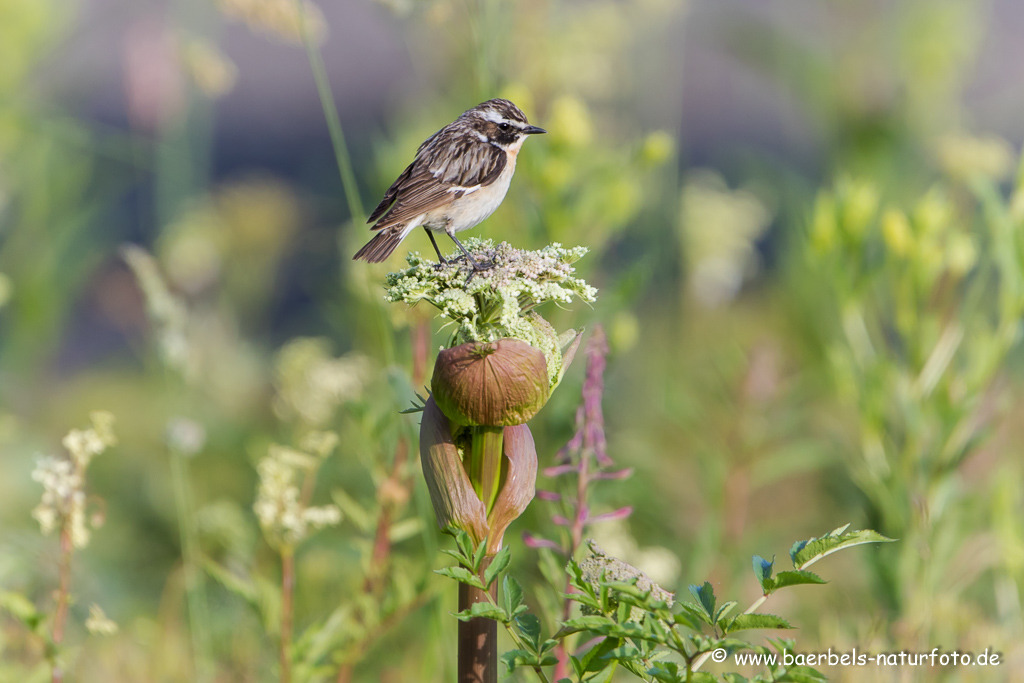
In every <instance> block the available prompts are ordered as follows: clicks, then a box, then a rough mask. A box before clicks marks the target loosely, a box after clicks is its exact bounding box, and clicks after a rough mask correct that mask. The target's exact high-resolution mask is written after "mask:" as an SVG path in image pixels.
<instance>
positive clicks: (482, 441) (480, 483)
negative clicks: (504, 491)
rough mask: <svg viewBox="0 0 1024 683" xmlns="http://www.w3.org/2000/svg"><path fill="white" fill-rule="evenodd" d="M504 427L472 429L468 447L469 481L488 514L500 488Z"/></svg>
mask: <svg viewBox="0 0 1024 683" xmlns="http://www.w3.org/2000/svg"><path fill="white" fill-rule="evenodd" d="M504 439H505V428H504V427H488V426H480V427H473V440H472V446H471V447H470V461H469V479H470V481H472V482H473V488H474V489H476V494H477V495H478V496H479V497H480V500H482V501H483V502H484V505H485V506H486V508H487V513H488V514H490V512H491V508H492V507H494V501H495V500H497V498H498V489H499V488H501V458H502V445H503V443H504Z"/></svg>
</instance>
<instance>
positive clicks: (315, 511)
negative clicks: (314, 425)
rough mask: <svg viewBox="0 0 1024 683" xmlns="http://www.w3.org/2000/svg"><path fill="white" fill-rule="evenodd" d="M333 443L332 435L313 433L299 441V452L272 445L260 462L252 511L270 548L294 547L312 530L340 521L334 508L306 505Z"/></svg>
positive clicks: (334, 435)
mask: <svg viewBox="0 0 1024 683" xmlns="http://www.w3.org/2000/svg"><path fill="white" fill-rule="evenodd" d="M337 443H338V436H337V434H334V433H333V432H314V433H312V434H310V435H307V437H306V438H305V439H303V443H302V446H303V450H296V449H294V448H289V447H287V446H281V445H278V444H272V445H271V446H270V449H269V450H268V453H267V456H266V457H265V458H263V459H262V460H260V462H259V464H258V465H257V468H256V469H257V471H258V472H259V476H260V483H259V487H258V489H257V493H256V502H255V503H254V504H253V511H255V513H256V517H258V518H259V521H260V527H262V529H263V532H264V534H265V535H266V537H267V540H268V541H269V542H270V543H271V545H274V546H275V547H282V546H295V545H297V544H298V543H300V542H301V541H302V540H304V539H305V538H306V537H308V536H309V535H310V534H311V533H312V532H313V531H316V530H318V529H323V528H324V527H328V526H334V525H335V524H338V523H339V522H340V521H341V510H339V509H338V508H337V507H336V506H334V505H322V506H316V507H315V506H310V505H309V497H310V495H311V494H312V482H313V480H314V478H315V477H316V473H317V470H318V469H319V468H320V465H321V464H322V463H323V460H324V459H325V458H326V457H327V456H328V455H330V453H331V451H333V450H334V447H335V446H336V445H337ZM300 479H301V481H300Z"/></svg>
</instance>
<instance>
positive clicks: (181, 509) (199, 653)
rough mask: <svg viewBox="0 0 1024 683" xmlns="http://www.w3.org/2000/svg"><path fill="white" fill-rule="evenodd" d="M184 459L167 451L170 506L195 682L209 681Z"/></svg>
mask: <svg viewBox="0 0 1024 683" xmlns="http://www.w3.org/2000/svg"><path fill="white" fill-rule="evenodd" d="M185 458H186V456H185V455H184V454H183V453H179V452H177V451H174V450H172V451H171V480H172V485H173V486H174V505H175V508H176V509H177V513H178V533H179V535H180V538H181V556H182V562H183V564H184V574H185V596H186V600H187V601H188V617H189V626H190V629H189V630H190V632H191V635H192V656H193V657H194V659H195V671H196V680H197V681H200V682H203V681H210V680H212V679H213V676H212V671H211V662H212V661H213V657H212V655H211V653H210V634H209V631H208V630H207V625H208V624H209V623H210V612H209V608H208V605H207V603H206V592H205V590H204V588H203V574H202V571H201V570H200V564H199V541H198V532H197V531H196V525H195V505H194V504H193V502H192V488H191V486H189V483H188V463H187V462H186V460H185Z"/></svg>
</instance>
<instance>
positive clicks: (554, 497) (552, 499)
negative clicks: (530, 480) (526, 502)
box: [537, 491, 562, 503]
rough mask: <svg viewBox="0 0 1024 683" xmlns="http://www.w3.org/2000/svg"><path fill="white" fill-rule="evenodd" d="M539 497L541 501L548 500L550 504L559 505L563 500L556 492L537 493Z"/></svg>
mask: <svg viewBox="0 0 1024 683" xmlns="http://www.w3.org/2000/svg"><path fill="white" fill-rule="evenodd" d="M537 497H538V498H540V499H541V500H546V501H548V502H549V503H557V502H558V501H560V500H562V496H560V495H559V494H557V493H555V492H554V491H537Z"/></svg>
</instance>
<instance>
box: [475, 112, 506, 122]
mask: <svg viewBox="0 0 1024 683" xmlns="http://www.w3.org/2000/svg"><path fill="white" fill-rule="evenodd" d="M480 114H481V115H482V116H483V117H484V118H485V119H487V120H488V121H493V122H494V123H502V122H503V121H505V117H504V116H502V115H501V114H499V113H498V112H496V111H494V110H493V109H484V110H483V111H482V112H480Z"/></svg>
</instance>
